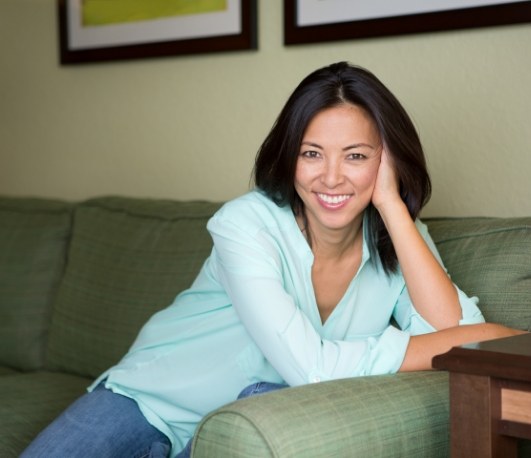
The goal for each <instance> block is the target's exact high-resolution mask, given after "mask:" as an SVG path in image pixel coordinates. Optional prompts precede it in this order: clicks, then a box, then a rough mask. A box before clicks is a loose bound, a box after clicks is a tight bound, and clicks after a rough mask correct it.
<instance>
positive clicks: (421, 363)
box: [399, 323, 525, 372]
mask: <svg viewBox="0 0 531 458" xmlns="http://www.w3.org/2000/svg"><path fill="white" fill-rule="evenodd" d="M518 334H525V331H520V330H517V329H512V328H508V327H506V326H502V325H500V324H494V323H481V324H472V325H466V326H456V327H453V328H448V329H444V330H442V331H437V332H432V333H430V334H422V335H418V336H412V337H411V338H410V340H409V345H408V347H407V350H406V356H405V357H404V361H403V362H402V366H401V367H400V369H399V370H400V371H401V372H406V371H421V370H427V369H431V360H432V359H433V357H434V356H435V355H439V354H441V353H446V352H447V351H448V350H450V349H451V348H452V347H456V346H459V345H464V344H466V343H471V342H481V341H485V340H492V339H499V338H502V337H509V336H514V335H518Z"/></svg>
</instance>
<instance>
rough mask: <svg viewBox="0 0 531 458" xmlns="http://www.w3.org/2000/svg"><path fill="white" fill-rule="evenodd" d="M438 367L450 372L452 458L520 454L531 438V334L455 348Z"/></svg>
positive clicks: (440, 359) (437, 361) (441, 358)
mask: <svg viewBox="0 0 531 458" xmlns="http://www.w3.org/2000/svg"><path fill="white" fill-rule="evenodd" d="M432 365H433V367H434V368H436V369H446V370H448V371H449V372H450V442H451V448H450V450H451V456H452V458H460V457H463V458H470V457H482V458H490V457H500V458H501V457H503V458H511V457H516V456H517V438H524V439H531V334H522V335H518V336H514V337H507V338H503V339H496V340H490V341H487V342H479V343H473V344H468V345H463V346H461V347H454V348H452V349H451V350H450V351H449V352H447V353H444V354H442V355H438V356H435V357H434V358H433V361H432Z"/></svg>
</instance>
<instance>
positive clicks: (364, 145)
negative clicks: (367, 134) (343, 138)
mask: <svg viewBox="0 0 531 458" xmlns="http://www.w3.org/2000/svg"><path fill="white" fill-rule="evenodd" d="M363 147H367V148H370V149H376V147H374V146H372V145H369V144H368V143H353V144H352V145H349V146H345V147H344V148H343V151H347V150H349V149H355V148H363Z"/></svg>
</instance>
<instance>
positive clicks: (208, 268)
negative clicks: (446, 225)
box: [92, 191, 484, 455]
mask: <svg viewBox="0 0 531 458" xmlns="http://www.w3.org/2000/svg"><path fill="white" fill-rule="evenodd" d="M417 227H418V229H419V231H420V233H421V234H422V236H423V237H424V239H425V240H426V242H427V243H428V245H429V246H430V248H431V250H432V251H433V253H434V254H435V255H436V256H437V259H439V261H440V257H439V255H438V253H437V250H436V248H435V245H434V243H433V241H432V240H431V238H430V236H429V235H428V232H427V229H426V226H425V225H424V224H422V223H421V222H420V221H417ZM207 228H208V230H209V232H210V234H211V235H212V239H213V242H214V247H213V250H212V253H211V255H210V257H209V258H208V259H207V260H206V262H205V264H204V266H203V268H202V269H201V272H200V273H199V275H198V277H197V279H196V280H195V281H194V283H193V285H192V286H191V288H190V289H188V290H186V291H184V292H182V293H181V294H180V295H179V296H177V298H176V299H175V301H174V302H173V304H171V305H170V306H169V307H168V308H166V309H164V310H162V311H160V312H158V313H157V314H155V315H154V316H153V317H152V318H151V319H150V320H149V321H148V322H147V323H146V324H145V326H144V327H143V329H142V330H141V332H140V334H139V335H138V337H137V339H136V341H135V342H134V344H133V346H132V347H131V349H130V351H129V352H128V353H127V355H125V357H124V358H123V359H122V361H120V362H119V363H118V364H117V365H116V366H115V367H112V368H111V369H109V370H108V371H106V372H105V373H104V374H102V375H101V377H100V378H99V379H98V380H97V381H96V382H95V383H94V384H93V385H92V387H94V386H95V385H96V384H97V383H99V381H101V380H104V379H106V381H105V386H106V387H108V388H110V389H111V390H113V391H114V392H116V393H120V394H123V395H125V396H128V397H130V398H132V399H134V400H135V401H136V402H137V403H138V405H139V406H140V409H141V410H142V412H143V414H144V415H145V417H146V418H147V420H148V421H149V422H150V423H151V424H152V425H154V426H155V427H156V428H158V429H159V430H161V431H162V432H163V433H164V434H166V435H167V436H168V437H169V438H170V440H171V442H172V445H173V448H172V455H175V454H176V453H178V452H179V451H180V450H181V449H182V448H183V447H184V445H185V444H186V442H187V441H188V440H189V439H190V438H191V437H192V435H193V432H194V429H195V427H196V426H197V423H198V422H199V421H200V420H201V418H202V417H203V416H204V415H205V414H207V413H208V412H210V411H212V410H214V409H216V408H217V407H220V406H222V405H223V404H226V403H228V402H230V401H233V400H235V399H236V397H237V395H238V393H239V392H240V391H241V390H242V389H243V388H244V387H246V386H247V385H249V384H251V383H253V382H257V381H269V382H279V383H280V382H284V383H287V384H289V385H291V386H296V385H302V384H306V383H315V382H320V381H324V380H331V379H339V378H345V377H356V376H362V375H373V374H386V373H394V372H396V371H397V370H398V369H399V368H400V365H401V363H402V360H403V358H404V355H405V351H406V348H407V345H408V341H409V337H410V335H415V334H422V333H427V332H431V331H434V328H433V327H432V326H430V325H429V324H428V323H427V322H426V321H425V320H424V319H423V318H422V317H421V316H420V315H419V314H418V313H417V311H416V310H415V308H414V307H413V305H412V303H411V301H410V298H409V296H408V292H407V289H406V288H405V282H404V278H403V276H402V275H401V274H400V273H399V272H398V273H396V274H394V275H391V276H387V275H386V274H385V273H384V271H383V269H382V268H381V265H379V260H377V259H371V258H370V255H369V250H368V247H367V241H366V234H364V244H363V255H362V262H361V266H360V268H359V270H358V273H357V274H356V276H355V277H354V278H353V280H352V282H351V283H350V285H349V287H348V289H347V291H346V292H345V295H344V297H343V298H342V299H341V301H340V302H339V303H338V304H337V306H336V308H335V309H334V311H333V312H332V314H331V315H330V316H329V318H328V319H327V320H326V321H325V323H322V322H321V318H320V315H319V311H318V308H317V304H316V301H315V295H314V291H313V287H312V281H311V268H312V263H313V254H312V251H311V249H310V247H309V246H308V243H307V241H306V239H305V238H304V236H303V235H302V234H301V231H300V229H299V227H298V225H297V222H296V220H295V217H294V215H293V213H292V211H291V209H290V208H289V207H278V206H277V205H276V204H275V203H273V202H272V201H271V200H270V199H269V198H267V197H266V196H264V195H263V194H262V193H260V192H258V191H253V192H250V193H248V194H246V195H244V196H242V197H240V198H238V199H235V200H233V201H231V202H229V203H227V204H225V205H224V206H223V207H222V208H221V209H220V210H219V211H218V212H217V213H216V214H215V215H214V216H213V217H212V218H211V220H210V221H209V223H208V226H207ZM441 263H442V261H441ZM458 292H459V299H460V303H461V307H462V311H463V319H462V320H461V324H471V323H479V322H483V321H484V320H483V317H482V315H481V312H480V311H479V309H478V307H477V305H476V302H477V300H476V298H469V297H467V296H466V295H465V294H464V293H463V292H461V291H460V290H459V289H458ZM392 317H394V318H395V320H396V322H397V323H398V325H399V327H400V329H398V328H396V327H394V326H392V325H391V324H390V320H391V318H392Z"/></svg>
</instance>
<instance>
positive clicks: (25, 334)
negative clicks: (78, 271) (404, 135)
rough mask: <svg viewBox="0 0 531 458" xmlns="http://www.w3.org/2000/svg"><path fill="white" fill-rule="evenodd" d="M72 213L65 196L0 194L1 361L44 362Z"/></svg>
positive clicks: (25, 366) (32, 365)
mask: <svg viewBox="0 0 531 458" xmlns="http://www.w3.org/2000/svg"><path fill="white" fill-rule="evenodd" d="M71 216H72V206H71V205H69V204H68V203H65V202H60V201H55V200H47V199H31V198H16V197H3V198H0V365H4V366H9V367H12V368H15V369H19V370H34V369H38V368H40V367H42V365H43V362H44V349H45V347H46V337H47V331H48V326H49V324H50V316H51V308H52V302H53V299H54V297H55V294H56V292H57V288H58V286H59V282H60V280H61V276H62V275H63V271H64V266H65V260H66V252H67V244H68V240H69V237H70V227H71Z"/></svg>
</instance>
